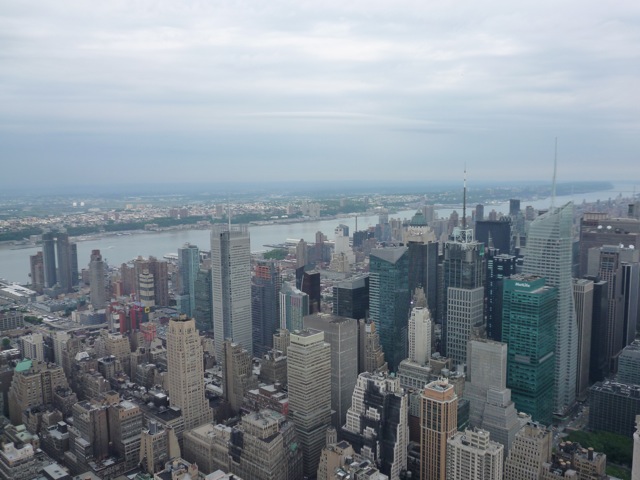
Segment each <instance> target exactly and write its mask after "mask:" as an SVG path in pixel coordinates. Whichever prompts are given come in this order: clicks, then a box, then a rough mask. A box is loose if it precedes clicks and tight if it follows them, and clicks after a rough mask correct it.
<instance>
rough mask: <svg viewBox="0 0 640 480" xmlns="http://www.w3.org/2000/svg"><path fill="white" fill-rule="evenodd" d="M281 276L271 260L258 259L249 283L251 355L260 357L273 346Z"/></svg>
mask: <svg viewBox="0 0 640 480" xmlns="http://www.w3.org/2000/svg"><path fill="white" fill-rule="evenodd" d="M281 285H282V278H281V276H280V269H279V267H278V264H277V263H276V262H275V261H273V260H258V262H257V264H256V266H255V268H254V275H253V281H252V284H251V302H252V304H251V316H252V323H253V355H254V356H255V357H262V356H263V355H264V354H265V353H267V352H268V351H269V350H271V348H272V347H273V334H274V333H275V332H276V330H277V329H278V328H279V326H280V298H279V295H280V288H281Z"/></svg>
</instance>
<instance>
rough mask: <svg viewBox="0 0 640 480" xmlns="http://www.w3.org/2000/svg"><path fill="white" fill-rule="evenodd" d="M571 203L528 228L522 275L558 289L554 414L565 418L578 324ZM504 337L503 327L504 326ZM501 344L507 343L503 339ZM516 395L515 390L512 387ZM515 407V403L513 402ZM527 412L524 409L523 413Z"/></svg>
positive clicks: (573, 375) (571, 388) (572, 393)
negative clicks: (542, 278) (575, 307)
mask: <svg viewBox="0 0 640 480" xmlns="http://www.w3.org/2000/svg"><path fill="white" fill-rule="evenodd" d="M572 225H573V203H571V202H569V203H567V204H566V205H564V206H563V207H560V208H551V210H549V211H548V212H547V213H545V214H543V215H540V216H539V217H537V218H536V219H535V220H534V221H533V222H531V224H530V225H529V231H528V233H527V249H526V252H525V256H524V264H523V266H522V272H523V273H525V274H527V275H538V276H540V277H545V278H546V283H547V285H548V286H550V287H555V288H556V289H557V295H558V297H557V298H558V303H557V305H558V306H557V312H556V322H555V327H556V340H555V342H556V344H555V372H554V380H555V386H554V395H553V400H554V403H555V406H554V409H553V413H556V414H561V415H562V414H564V413H566V411H567V410H568V409H569V408H571V407H572V406H573V404H574V403H575V400H576V388H575V385H576V370H577V363H578V324H577V321H576V312H575V309H574V305H573V282H572V276H571V265H572V244H573V239H572V235H571V227H572ZM503 335H504V326H503ZM503 340H504V341H506V340H505V339H504V337H503ZM512 390H513V391H514V393H515V389H514V388H513V387H512ZM516 405H518V402H517V401H516ZM523 410H524V411H526V410H525V409H523Z"/></svg>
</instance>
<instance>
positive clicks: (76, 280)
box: [69, 242, 80, 287]
mask: <svg viewBox="0 0 640 480" xmlns="http://www.w3.org/2000/svg"><path fill="white" fill-rule="evenodd" d="M69 251H70V254H71V285H72V286H74V287H77V286H78V285H80V270H79V269H78V244H77V243H75V242H71V243H70V244H69Z"/></svg>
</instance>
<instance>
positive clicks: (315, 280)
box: [296, 267, 321, 313]
mask: <svg viewBox="0 0 640 480" xmlns="http://www.w3.org/2000/svg"><path fill="white" fill-rule="evenodd" d="M296 288H297V289H298V290H300V291H302V292H304V293H306V294H307V295H308V296H309V313H318V312H320V311H321V305H320V301H321V295H320V272H318V271H315V270H310V271H307V270H305V267H300V268H296Z"/></svg>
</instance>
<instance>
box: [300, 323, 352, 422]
mask: <svg viewBox="0 0 640 480" xmlns="http://www.w3.org/2000/svg"><path fill="white" fill-rule="evenodd" d="M304 328H309V329H314V330H320V331H322V332H324V341H325V342H327V343H328V344H329V345H331V409H332V410H333V411H334V412H335V418H333V419H332V420H333V421H332V423H333V426H334V427H336V428H337V429H339V428H340V427H341V426H342V425H344V422H345V420H346V418H347V410H348V409H349V407H350V406H351V396H352V394H353V387H354V386H355V384H356V378H357V377H358V362H357V361H355V360H356V359H357V358H358V321H357V320H354V319H353V318H346V317H337V316H334V315H329V314H327V313H316V314H313V315H309V316H307V317H305V318H304Z"/></svg>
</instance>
